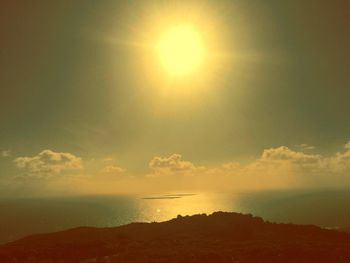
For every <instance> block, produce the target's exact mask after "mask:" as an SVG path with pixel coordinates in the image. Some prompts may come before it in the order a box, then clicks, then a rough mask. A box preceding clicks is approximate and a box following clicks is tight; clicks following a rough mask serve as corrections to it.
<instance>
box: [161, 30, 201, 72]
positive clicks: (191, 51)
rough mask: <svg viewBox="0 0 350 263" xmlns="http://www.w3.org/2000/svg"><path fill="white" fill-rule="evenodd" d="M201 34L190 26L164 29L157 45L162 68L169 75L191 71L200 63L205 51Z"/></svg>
mask: <svg viewBox="0 0 350 263" xmlns="http://www.w3.org/2000/svg"><path fill="white" fill-rule="evenodd" d="M204 51H205V50H204V46H203V43H202V39H201V35H200V34H199V33H198V32H197V31H195V30H194V29H193V28H192V27H190V26H176V27H173V28H171V29H169V30H168V31H166V32H165V33H164V34H163V35H162V36H161V37H160V40H159V42H158V45H157V53H158V56H159V59H160V62H161V64H162V66H163V67H164V69H165V70H166V71H167V72H168V73H169V74H171V75H174V76H179V75H187V74H190V73H193V72H194V71H195V70H196V69H198V68H199V66H200V65H201V64H202V62H203V60H204V57H205V52H204Z"/></svg>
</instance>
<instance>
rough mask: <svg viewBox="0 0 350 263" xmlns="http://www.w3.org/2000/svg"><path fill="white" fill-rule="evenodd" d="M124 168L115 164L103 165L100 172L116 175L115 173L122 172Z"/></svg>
mask: <svg viewBox="0 0 350 263" xmlns="http://www.w3.org/2000/svg"><path fill="white" fill-rule="evenodd" d="M125 171H126V170H125V169H124V168H121V167H119V166H117V165H114V164H112V165H107V166H105V167H103V168H102V170H101V173H102V174H109V175H114V174H115V175H117V174H121V173H124V172H125Z"/></svg>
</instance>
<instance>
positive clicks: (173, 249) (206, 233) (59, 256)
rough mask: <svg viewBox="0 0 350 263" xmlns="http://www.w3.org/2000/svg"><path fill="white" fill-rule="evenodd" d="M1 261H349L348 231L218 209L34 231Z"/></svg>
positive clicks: (1, 249) (7, 248) (1, 252)
mask: <svg viewBox="0 0 350 263" xmlns="http://www.w3.org/2000/svg"><path fill="white" fill-rule="evenodd" d="M0 262H9V263H10V262H45V263H46V262H213V263H220V262H350V234H348V233H345V232H339V231H335V230H327V229H322V228H319V227H316V226H312V225H293V224H276V223H270V222H267V221H264V220H263V219H262V218H260V217H254V216H252V215H243V214H239V213H225V212H215V213H213V214H211V215H209V216H207V215H205V214H201V215H193V216H184V217H183V216H178V217H177V218H174V219H172V220H170V221H166V222H161V223H132V224H129V225H124V226H120V227H114V228H93V227H79V228H75V229H70V230H66V231H62V232H56V233H49V234H40V235H32V236H29V237H26V238H23V239H20V240H17V241H14V242H11V243H8V244H5V245H1V246H0Z"/></svg>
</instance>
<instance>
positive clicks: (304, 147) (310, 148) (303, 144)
mask: <svg viewBox="0 0 350 263" xmlns="http://www.w3.org/2000/svg"><path fill="white" fill-rule="evenodd" d="M296 146H297V147H298V148H299V149H300V150H302V151H307V150H314V149H316V147H315V146H312V145H309V144H306V143H302V144H299V145H296Z"/></svg>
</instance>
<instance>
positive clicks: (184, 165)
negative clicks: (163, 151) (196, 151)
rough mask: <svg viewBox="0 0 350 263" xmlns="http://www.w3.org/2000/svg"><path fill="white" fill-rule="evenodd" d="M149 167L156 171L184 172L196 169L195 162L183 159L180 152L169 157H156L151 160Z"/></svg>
mask: <svg viewBox="0 0 350 263" xmlns="http://www.w3.org/2000/svg"><path fill="white" fill-rule="evenodd" d="M149 167H150V168H151V169H152V170H153V171H155V172H156V173H184V172H190V171H193V170H195V169H196V167H195V166H194V164H193V163H191V162H189V161H184V160H182V156H181V155H180V154H172V155H170V156H169V157H158V156H156V157H154V158H153V159H152V160H151V161H150V162H149Z"/></svg>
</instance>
